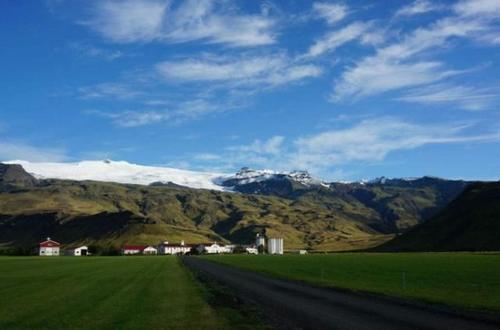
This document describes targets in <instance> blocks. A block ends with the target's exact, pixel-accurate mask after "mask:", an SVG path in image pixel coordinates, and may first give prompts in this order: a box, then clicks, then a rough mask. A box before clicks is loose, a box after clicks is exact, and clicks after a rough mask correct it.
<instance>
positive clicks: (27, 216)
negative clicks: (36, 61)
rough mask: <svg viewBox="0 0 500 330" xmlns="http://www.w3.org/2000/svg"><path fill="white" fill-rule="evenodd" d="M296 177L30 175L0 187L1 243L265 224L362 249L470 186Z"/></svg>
mask: <svg viewBox="0 0 500 330" xmlns="http://www.w3.org/2000/svg"><path fill="white" fill-rule="evenodd" d="M107 164H108V165H109V163H107ZM7 166H10V167H15V168H19V167H18V166H16V165H7ZM21 168H22V167H21ZM267 174H269V173H267ZM267 174H266V175H267ZM28 175H29V174H28ZM296 175H298V176H299V178H300V180H295V179H294V178H293V177H291V176H289V175H284V174H282V173H280V174H277V175H275V174H272V175H271V176H270V177H267V178H266V179H265V180H250V181H244V182H239V184H237V185H233V186H232V187H231V191H230V192H229V191H220V190H207V189H192V188H188V187H184V186H179V185H177V184H175V183H153V184H150V185H137V184H124V183H113V182H102V181H91V180H81V181H73V180H60V179H37V181H36V184H34V185H32V184H30V182H29V181H28V182H27V184H26V185H25V186H22V185H20V186H19V185H18V186H16V187H13V188H11V189H10V190H5V191H2V192H1V193H0V246H1V245H4V246H9V245H12V244H14V245H15V244H35V243H36V241H37V240H38V239H40V238H41V237H43V236H51V237H56V236H60V237H63V238H64V239H65V240H67V241H68V242H69V243H82V244H95V245H99V246H103V247H109V246H113V247H114V248H117V246H118V245H119V244H123V243H126V242H127V241H133V242H137V243H144V244H155V243H157V242H158V241H160V240H164V239H169V240H171V241H175V239H178V240H179V241H180V240H181V239H185V240H196V241H207V240H222V241H233V242H235V243H251V242H252V241H253V239H254V236H255V234H256V233H257V232H259V231H261V230H263V229H266V231H267V232H268V233H270V234H274V235H279V236H282V237H284V238H285V240H286V242H287V243H286V244H287V248H310V249H316V250H353V249H364V248H369V247H373V246H375V245H378V244H380V243H383V242H384V241H386V240H388V239H389V238H391V237H392V235H395V234H398V233H401V232H404V231H406V230H408V229H410V228H412V227H414V226H416V225H417V224H419V223H422V222H424V221H425V220H426V219H427V218H428V217H430V216H432V215H433V214H435V213H437V212H438V211H439V210H441V209H442V208H443V207H444V206H446V205H447V204H448V203H449V202H450V201H451V200H452V199H453V198H454V197H456V195H458V194H459V193H460V192H461V191H462V190H463V189H464V187H465V186H466V185H467V183H466V182H463V181H447V180H437V179H432V178H422V179H420V180H414V181H411V182H406V181H401V182H399V181H392V182H385V183H372V184H361V183H354V184H347V183H330V184H329V185H324V184H309V183H310V180H309V177H308V175H306V174H305V173H303V172H300V173H297V174H296ZM30 177H31V176H30ZM238 178H239V179H241V178H242V176H241V175H240V176H239V177H238ZM256 192H257V193H256ZM118 224H120V225H118ZM99 228H100V229H99ZM84 233H88V236H85V235H84ZM54 234H57V235H56V236H54ZM29 242H31V243H29Z"/></svg>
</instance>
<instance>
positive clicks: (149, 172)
mask: <svg viewBox="0 0 500 330" xmlns="http://www.w3.org/2000/svg"><path fill="white" fill-rule="evenodd" d="M5 163H6V164H19V165H21V166H22V167H23V168H24V169H25V170H26V171H27V172H28V173H30V174H32V175H33V176H34V177H35V178H37V179H66V180H76V181H83V180H93V181H106V182H117V183H130V184H142V185H149V184H151V183H154V182H161V183H169V182H171V183H174V184H177V185H181V186H186V187H190V188H197V189H213V190H227V188H225V187H223V186H221V185H219V184H217V183H216V182H219V181H220V180H221V178H224V177H227V176H229V175H227V174H223V173H210V172H195V171H187V170H179V169H175V168H168V167H153V166H142V165H136V164H130V163H128V162H125V161H110V160H103V161H82V162H76V163H32V162H27V161H22V160H14V161H8V162H5Z"/></svg>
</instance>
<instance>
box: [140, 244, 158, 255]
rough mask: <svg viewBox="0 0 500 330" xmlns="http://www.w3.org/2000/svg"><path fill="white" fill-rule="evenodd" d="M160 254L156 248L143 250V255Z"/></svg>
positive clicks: (148, 247)
mask: <svg viewBox="0 0 500 330" xmlns="http://www.w3.org/2000/svg"><path fill="white" fill-rule="evenodd" d="M157 253H158V250H157V249H156V248H155V247H154V246H151V245H149V246H146V247H145V248H144V249H143V250H142V254H157Z"/></svg>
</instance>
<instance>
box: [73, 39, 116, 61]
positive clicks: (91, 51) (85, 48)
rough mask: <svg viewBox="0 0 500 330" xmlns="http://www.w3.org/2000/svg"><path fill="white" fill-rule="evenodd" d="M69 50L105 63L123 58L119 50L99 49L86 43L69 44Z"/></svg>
mask: <svg viewBox="0 0 500 330" xmlns="http://www.w3.org/2000/svg"><path fill="white" fill-rule="evenodd" d="M70 48H71V49H73V50H74V51H76V52H78V54H79V55H83V56H86V57H91V58H98V59H103V60H106V61H114V60H116V59H119V58H121V57H124V56H125V54H124V53H123V52H122V51H120V50H113V49H106V48H100V47H96V46H93V45H91V44H86V43H71V44H70Z"/></svg>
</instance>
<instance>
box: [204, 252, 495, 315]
mask: <svg viewBox="0 0 500 330" xmlns="http://www.w3.org/2000/svg"><path fill="white" fill-rule="evenodd" d="M206 258H208V259H210V260H213V261H216V262H220V263H223V264H228V265H232V266H236V267H241V268H245V269H249V270H254V271H259V272H263V273H266V274H269V275H272V276H278V277H285V278H290V279H296V280H303V281H306V282H310V283H314V284H317V285H323V286H331V287H338V288H346V289H350V290H356V291H365V292H374V293H382V294H385V295H390V296H398V297H403V298H409V299H417V300H423V301H427V302H433V303H440V304H446V305H451V306H457V307H461V308H470V309H483V310H494V311H499V310H500V254H476V253H341V254H328V255H305V256H300V255H284V256H248V255H227V256H223V255H221V256H207V257H206Z"/></svg>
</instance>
